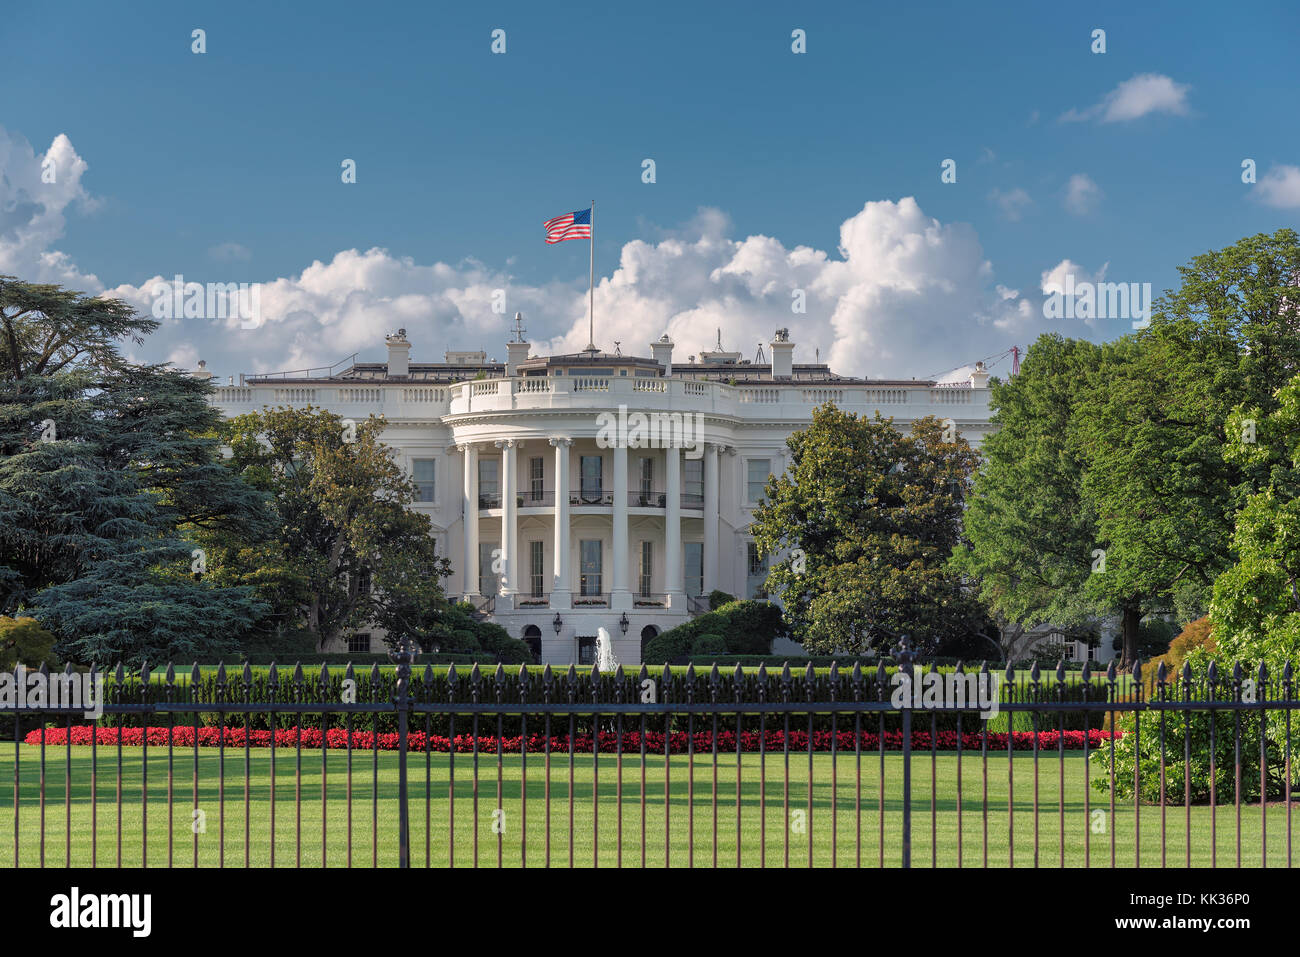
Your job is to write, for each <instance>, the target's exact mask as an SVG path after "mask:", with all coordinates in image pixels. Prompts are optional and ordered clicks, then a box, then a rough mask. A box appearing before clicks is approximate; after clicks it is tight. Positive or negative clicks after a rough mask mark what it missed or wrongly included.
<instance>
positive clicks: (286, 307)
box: [0, 137, 1048, 378]
mask: <svg viewBox="0 0 1300 957" xmlns="http://www.w3.org/2000/svg"><path fill="white" fill-rule="evenodd" d="M51 152H52V155H53V156H54V157H55V161H56V165H57V168H58V170H59V178H58V182H59V185H58V192H57V194H51V193H42V192H40V188H39V172H40V163H39V159H38V158H37V157H36V154H35V153H34V151H32V150H31V149H30V147H26V144H25V143H22V142H21V141H17V140H14V139H11V138H9V137H4V138H2V139H0V174H2V175H0V184H3V189H4V192H3V193H0V197H2V198H3V200H4V202H3V203H0V215H2V216H3V217H4V219H3V220H2V221H0V267H3V270H4V271H7V272H12V273H13V274H15V275H20V276H23V277H24V278H35V279H40V280H44V281H52V282H63V283H65V284H68V285H72V286H74V287H76V288H80V289H85V290H87V291H92V292H99V291H101V290H102V291H103V294H104V295H110V296H115V297H119V298H122V299H125V300H127V301H129V302H131V303H133V304H134V305H135V306H136V307H137V308H138V309H139V310H140V311H141V312H143V313H145V314H148V315H152V313H153V306H154V296H153V291H154V287H155V286H159V285H161V286H163V287H164V288H166V287H167V286H168V284H169V283H170V282H171V279H172V277H171V276H163V275H161V274H160V275H156V276H153V277H150V278H146V279H142V280H137V281H135V282H128V283H120V284H117V285H115V286H114V287H113V288H111V289H103V285H102V284H101V283H99V281H98V280H96V279H95V278H94V277H93V276H86V275H84V274H82V273H80V272H79V271H78V270H77V269H76V266H75V264H74V263H72V262H71V261H70V260H69V258H68V257H67V256H66V255H64V254H63V253H61V252H58V251H57V250H56V249H54V245H55V244H56V243H57V242H58V240H60V239H61V238H62V236H63V232H64V228H65V221H64V218H63V213H64V211H65V210H66V209H67V207H68V206H69V205H70V204H73V203H81V204H83V205H84V204H88V203H89V202H90V198H89V196H88V195H87V194H86V193H85V192H84V190H83V189H82V188H81V185H80V177H81V175H82V173H84V171H85V168H86V164H85V163H84V161H82V160H81V159H80V158H79V157H77V156H76V154H75V152H74V151H73V149H72V145H71V143H70V142H68V140H67V138H66V137H59V138H57V139H56V140H55V141H54V145H53V146H52V147H51ZM33 178H34V180H33ZM732 229H733V227H732V224H731V222H730V220H729V219H728V217H727V216H726V215H725V214H724V213H723V212H721V211H719V210H716V209H709V208H703V209H701V210H699V212H698V213H697V215H696V216H695V217H693V218H692V219H691V220H690V221H689V222H688V223H686V224H685V225H683V226H681V227H678V228H675V229H668V230H661V229H656V228H651V227H644V228H643V229H642V230H641V232H642V234H643V235H648V236H651V237H653V238H651V239H637V240H632V241H630V242H627V243H626V244H624V246H623V248H622V250H621V251H620V254H619V259H618V263H617V266H616V267H615V268H614V269H613V270H612V272H609V273H607V274H606V275H604V276H598V277H597V287H596V295H595V306H596V342H597V345H599V346H601V347H602V348H607V349H608V348H611V347H612V346H613V343H614V342H615V341H616V340H618V341H621V342H622V348H623V351H624V352H625V353H634V354H641V355H645V354H648V352H649V348H648V343H649V342H650V341H651V340H652V339H657V338H658V337H659V336H660V335H661V334H662V333H664V332H668V333H669V334H670V335H671V336H672V337H673V339H674V340H675V341H676V342H677V349H676V352H675V358H676V360H677V361H678V362H684V361H685V360H686V357H687V356H689V355H692V354H697V355H698V353H699V352H700V351H701V350H704V349H709V348H712V347H713V345H714V342H715V338H716V336H717V330H720V331H721V334H722V339H723V342H724V344H725V345H726V346H727V347H728V348H730V349H734V350H737V351H740V352H742V353H743V354H744V355H745V356H746V357H747V358H748V357H752V356H753V355H754V353H755V351H756V347H757V345H758V343H759V342H760V341H763V342H766V341H768V340H769V339H770V338H771V336H772V333H773V331H774V330H775V329H777V328H781V327H788V328H789V329H790V330H791V335H792V338H793V339H794V340H795V342H796V344H797V349H796V361H798V362H808V361H812V360H813V357H814V354H815V353H816V352H817V351H818V350H820V355H821V358H822V360H823V361H825V362H828V363H830V365H831V367H832V368H833V369H834V370H835V371H836V372H839V373H842V374H845V375H869V376H874V377H890V378H893V377H904V378H905V377H911V376H918V377H919V376H924V375H929V374H931V373H933V372H935V371H936V370H940V369H945V368H950V367H953V366H958V365H961V364H963V363H967V362H969V361H971V360H972V359H974V358H978V357H980V356H984V355H988V354H990V353H992V352H997V351H1001V349H1003V348H1006V347H1007V346H1009V345H1011V344H1012V343H1013V342H1020V343H1024V342H1026V341H1027V340H1028V339H1030V338H1032V337H1033V336H1034V335H1036V334H1037V332H1038V331H1041V330H1043V329H1045V328H1047V326H1048V323H1047V322H1046V321H1045V320H1043V319H1042V316H1041V309H1040V308H1039V307H1038V304H1037V303H1031V302H1030V301H1028V300H1026V299H1025V298H1023V297H1021V296H1020V294H1019V293H1018V292H1017V291H1016V290H1014V289H1010V288H1008V287H1007V286H1005V285H1002V286H999V285H997V284H996V283H995V279H994V275H993V269H992V266H991V265H990V264H989V262H988V261H987V260H986V259H985V258H984V254H983V251H982V249H981V247H980V243H979V238H978V236H977V235H976V233H975V230H974V229H973V228H972V227H970V226H969V225H966V224H962V223H941V222H939V221H938V220H936V219H934V218H932V217H929V216H926V215H925V213H924V212H923V211H922V210H921V208H920V206H919V205H918V204H917V202H916V200H915V199H913V198H911V197H905V198H903V199H900V200H898V201H896V202H895V201H888V200H883V201H878V202H868V203H866V204H864V205H863V207H862V208H861V209H860V210H859V211H857V212H856V213H855V214H853V215H852V216H850V217H849V218H847V219H846V220H845V221H844V222H843V223H842V224H841V226H840V238H839V246H838V249H837V250H833V251H827V250H821V249H815V248H812V247H809V246H798V245H796V246H787V245H785V244H784V243H783V242H781V241H780V240H779V239H777V238H775V237H771V236H765V235H750V236H747V237H745V238H743V239H736V238H732V237H731V235H730V234H731V232H732ZM242 249H243V247H242V246H238V244H230V243H226V244H218V245H216V246H214V247H212V251H213V252H214V255H215V254H216V251H221V254H222V255H224V256H227V257H228V258H229V262H227V263H225V264H224V265H222V266H219V267H214V268H213V269H212V270H210V271H209V272H208V274H206V275H186V276H185V277H184V278H185V280H186V281H192V282H201V283H203V282H214V283H215V282H221V283H229V282H252V281H255V280H256V279H257V276H256V274H255V262H254V261H252V260H243V261H241V260H239V258H238V257H239V255H240V250H242ZM597 265H598V266H599V265H600V264H599V263H598V264H597ZM584 266H585V263H584ZM607 267H608V264H607ZM585 273H586V270H585V269H583V270H582V272H581V274H579V275H576V276H573V277H572V278H571V279H565V280H556V281H552V282H543V283H521V282H518V281H516V279H515V277H514V276H513V275H512V274H511V272H510V270H509V266H508V265H507V266H504V267H496V266H492V265H489V264H485V263H482V262H478V261H475V260H463V261H461V262H457V263H444V262H439V263H435V264H433V265H424V264H419V263H416V262H414V261H413V260H412V259H410V258H409V257H402V256H397V255H394V254H392V253H391V252H389V251H388V250H385V249H381V248H372V249H368V250H364V251H362V250H357V249H345V250H342V251H340V252H338V253H336V254H335V255H334V256H333V257H332V258H331V259H329V260H328V261H325V262H322V261H316V262H313V263H312V264H310V265H309V266H307V267H306V268H305V269H303V270H302V271H301V272H300V273H298V274H297V275H292V276H286V277H281V278H277V279H273V280H271V281H268V282H263V283H262V284H261V293H260V309H261V320H262V321H261V324H260V325H259V326H258V327H257V328H251V329H245V328H241V320H240V319H239V318H230V319H224V320H204V319H194V318H190V319H184V318H159V322H160V326H159V329H158V331H157V332H156V333H155V334H153V335H152V336H150V337H149V338H148V339H147V340H146V342H145V344H144V346H143V347H140V348H139V349H138V350H135V352H137V353H138V354H137V355H135V356H133V357H134V358H137V359H139V360H141V361H163V360H170V361H173V362H176V363H177V364H180V365H184V366H185V367H187V368H189V367H192V366H193V365H194V364H196V363H197V361H198V359H200V358H202V359H205V360H207V364H208V368H209V369H210V370H211V371H212V372H213V373H215V374H216V375H218V376H221V377H223V378H224V377H225V376H227V375H235V374H238V373H240V372H272V371H276V370H284V369H303V368H309V367H319V366H326V365H330V364H332V363H336V362H338V361H339V360H341V359H343V358H344V357H347V356H349V355H350V354H351V353H354V352H355V353H359V354H360V357H361V358H362V359H363V360H364V359H371V360H376V359H381V358H382V357H383V354H384V349H383V336H384V334H385V333H386V332H390V331H392V330H394V329H397V328H398V327H404V328H406V330H407V333H408V336H409V337H410V338H411V340H412V342H413V346H414V348H413V349H412V358H413V360H414V361H417V362H419V361H422V360H423V361H430V360H434V361H436V360H439V359H441V357H442V353H443V351H444V350H447V349H478V348H482V349H485V350H486V351H487V352H488V354H489V356H492V357H496V358H499V359H504V343H505V341H506V339H507V338H508V336H509V328H510V319H511V317H512V316H513V315H514V313H515V312H516V311H521V312H523V314H524V317H525V321H526V323H527V328H528V330H529V334H530V336H531V338H532V340H533V341H534V342H535V343H536V350H537V351H538V352H539V353H543V352H577V351H579V350H581V349H582V348H583V347H584V346H585V345H586V344H587V283H586V280H587V276H586V275H585ZM497 290H504V291H505V302H504V310H503V311H502V312H494V311H493V306H494V303H495V302H496V299H495V295H494V294H495V293H496V291H497ZM795 290H803V293H804V297H805V300H806V313H804V314H795V313H793V312H792V310H791V304H792V301H793V299H792V295H793V293H794V291H795ZM1031 298H1032V297H1031ZM155 318H157V317H155Z"/></svg>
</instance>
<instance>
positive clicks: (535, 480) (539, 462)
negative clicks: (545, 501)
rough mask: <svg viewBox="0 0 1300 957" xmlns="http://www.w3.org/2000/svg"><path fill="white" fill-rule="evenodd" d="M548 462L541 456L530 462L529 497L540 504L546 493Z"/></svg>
mask: <svg viewBox="0 0 1300 957" xmlns="http://www.w3.org/2000/svg"><path fill="white" fill-rule="evenodd" d="M545 479H546V460H545V459H544V458H542V457H541V456H540V455H538V456H535V457H534V458H531V459H529V460H528V497H529V498H530V499H532V500H533V501H534V502H540V501H541V500H542V498H543V494H542V493H543V492H544V491H545V487H544V486H545Z"/></svg>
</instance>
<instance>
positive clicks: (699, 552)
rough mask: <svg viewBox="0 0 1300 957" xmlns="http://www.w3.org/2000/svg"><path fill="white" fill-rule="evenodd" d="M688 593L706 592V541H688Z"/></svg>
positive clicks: (696, 595) (691, 594) (697, 594)
mask: <svg viewBox="0 0 1300 957" xmlns="http://www.w3.org/2000/svg"><path fill="white" fill-rule="evenodd" d="M685 547H686V594H688V595H690V596H692V597H698V596H700V595H703V594H704V543H703V542H687V543H686V546H685Z"/></svg>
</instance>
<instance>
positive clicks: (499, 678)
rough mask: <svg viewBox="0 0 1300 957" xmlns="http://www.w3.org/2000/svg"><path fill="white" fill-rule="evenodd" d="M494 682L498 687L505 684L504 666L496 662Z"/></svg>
mask: <svg viewBox="0 0 1300 957" xmlns="http://www.w3.org/2000/svg"><path fill="white" fill-rule="evenodd" d="M496 682H497V684H499V685H503V684H505V683H506V666H505V665H504V664H503V663H501V662H500V661H498V662H497V673H496Z"/></svg>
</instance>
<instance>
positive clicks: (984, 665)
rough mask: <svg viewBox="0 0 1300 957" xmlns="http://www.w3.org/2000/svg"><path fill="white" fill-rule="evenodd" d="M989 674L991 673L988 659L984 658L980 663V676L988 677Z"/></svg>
mask: <svg viewBox="0 0 1300 957" xmlns="http://www.w3.org/2000/svg"><path fill="white" fill-rule="evenodd" d="M988 673H989V661H988V659H987V658H984V659H982V660H981V661H980V674H983V675H986V674H988Z"/></svg>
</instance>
